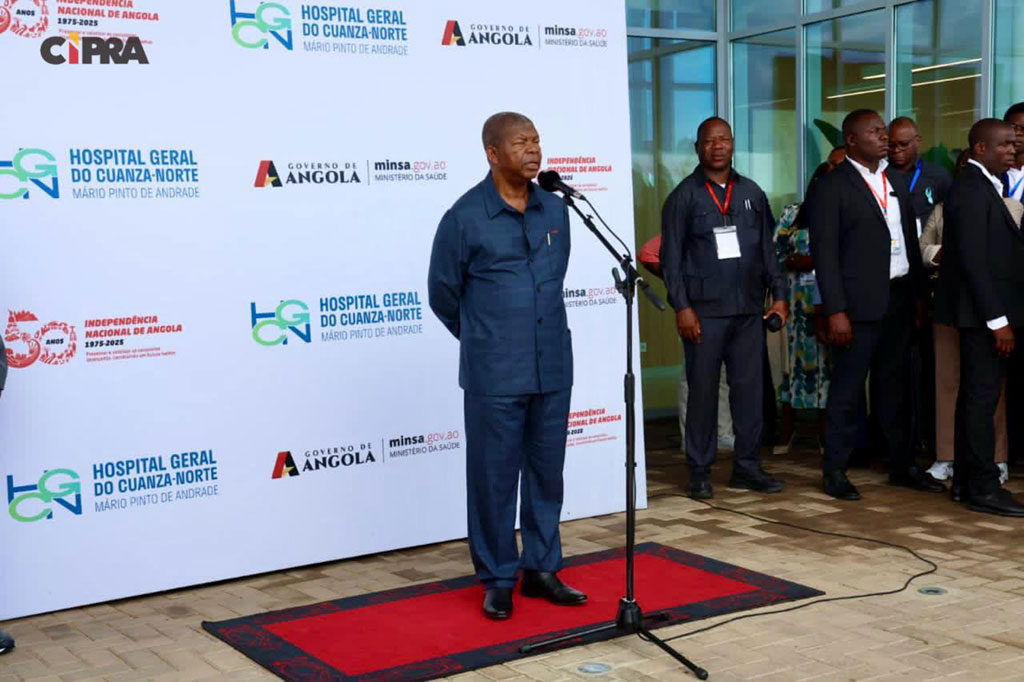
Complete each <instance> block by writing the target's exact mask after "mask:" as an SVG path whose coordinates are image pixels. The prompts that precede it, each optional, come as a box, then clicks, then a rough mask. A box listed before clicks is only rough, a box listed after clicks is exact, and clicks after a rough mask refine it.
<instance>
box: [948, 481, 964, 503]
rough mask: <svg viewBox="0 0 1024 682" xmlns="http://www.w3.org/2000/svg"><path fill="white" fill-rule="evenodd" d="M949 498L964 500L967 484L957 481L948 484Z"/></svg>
mask: <svg viewBox="0 0 1024 682" xmlns="http://www.w3.org/2000/svg"><path fill="white" fill-rule="evenodd" d="M949 499H951V500H953V501H954V502H966V501H967V486H965V485H964V484H963V483H960V482H959V481H953V482H952V483H950V484H949Z"/></svg>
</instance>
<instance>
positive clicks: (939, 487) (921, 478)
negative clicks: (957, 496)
mask: <svg viewBox="0 0 1024 682" xmlns="http://www.w3.org/2000/svg"><path fill="white" fill-rule="evenodd" d="M889 485H898V486H902V487H904V488H912V489H913V490H923V491H924V492H927V493H944V492H946V484H944V483H942V482H941V481H938V480H936V479H935V478H933V477H932V475H931V474H929V473H928V472H927V471H922V470H921V469H918V468H917V467H911V468H910V470H909V471H906V472H904V473H899V474H896V473H894V474H889Z"/></svg>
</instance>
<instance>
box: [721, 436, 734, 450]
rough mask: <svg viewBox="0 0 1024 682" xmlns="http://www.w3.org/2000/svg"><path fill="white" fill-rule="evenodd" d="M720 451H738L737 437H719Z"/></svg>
mask: <svg viewBox="0 0 1024 682" xmlns="http://www.w3.org/2000/svg"><path fill="white" fill-rule="evenodd" d="M718 449H719V450H735V449H736V436H719V437H718Z"/></svg>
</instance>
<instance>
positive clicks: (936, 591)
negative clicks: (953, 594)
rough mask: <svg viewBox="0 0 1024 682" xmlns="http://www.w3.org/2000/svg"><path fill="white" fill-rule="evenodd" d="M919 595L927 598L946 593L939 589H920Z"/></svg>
mask: <svg viewBox="0 0 1024 682" xmlns="http://www.w3.org/2000/svg"><path fill="white" fill-rule="evenodd" d="M918 592H920V593H921V594H926V595H928V596H929V597H936V596H938V595H940V594H946V591H945V590H944V589H942V588H941V587H922V588H921V589H919V590H918Z"/></svg>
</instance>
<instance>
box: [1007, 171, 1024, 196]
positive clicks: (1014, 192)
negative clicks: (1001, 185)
mask: <svg viewBox="0 0 1024 682" xmlns="http://www.w3.org/2000/svg"><path fill="white" fill-rule="evenodd" d="M1022 182H1024V175H1022V176H1020V177H1019V178H1017V184H1016V185H1014V186H1013V187H1012V188H1010V191H1009V193H1007V195H1006V196H1008V197H1010V198H1013V195H1014V194H1016V193H1017V190H1018V189H1020V183H1022ZM1006 185H1007V187H1009V185H1010V183H1009V176H1007V183H1006Z"/></svg>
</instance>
